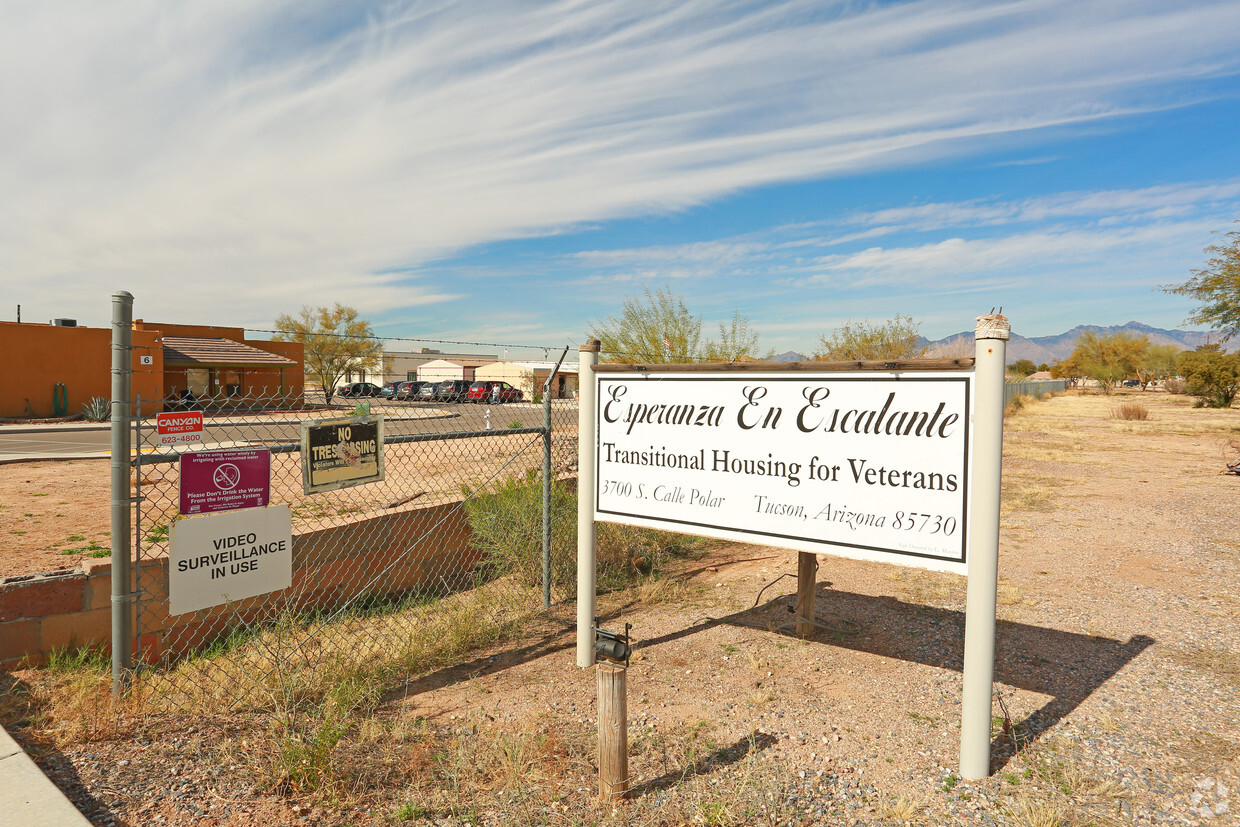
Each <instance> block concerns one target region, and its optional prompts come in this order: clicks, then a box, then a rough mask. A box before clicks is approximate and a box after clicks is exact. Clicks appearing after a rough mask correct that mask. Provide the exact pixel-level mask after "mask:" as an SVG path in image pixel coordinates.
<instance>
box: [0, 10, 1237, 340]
mask: <svg viewBox="0 0 1240 827" xmlns="http://www.w3.org/2000/svg"><path fill="white" fill-rule="evenodd" d="M1237 31H1240V3H1236V2H1234V0H1227V1H1226V2H1146V1H1145V0H1116V1H1115V2H1101V1H1100V2H1091V1H1090V0H1064V1H1063V2H1052V0H1014V1H1013V2H1002V3H1000V2H897V3H884V2H872V3H860V2H857V3H852V2H837V3H832V2H827V1H826V0H814V2H799V0H791V2H771V3H755V2H693V0H678V2H663V3H655V2H641V1H640V0H615V1H614V2H608V1H607V0H595V1H594V2H568V1H567V0H565V1H564V2H549V3H533V2H520V3H517V2H511V3H510V2H498V0H488V1H487V2H482V3H452V2H442V1H441V2H425V3H422V2H412V3H402V2H387V3H382V4H363V3H357V4H341V3H329V2H308V0H295V1H294V0H289V2H266V3H264V2H258V1H257V0H220V1H219V2H213V3H208V4H204V3H188V2H175V0H144V1H143V2H136V1H134V2H129V1H128V0H117V2H113V3H107V4H97V3H91V2H61V1H60V0H49V2H46V3H27V4H7V5H6V6H5V8H4V9H3V10H2V11H0V78H2V80H0V84H2V88H3V94H2V96H0V99H3V100H4V101H5V106H4V107H2V108H0V295H2V296H3V297H4V299H5V300H4V301H3V303H0V319H12V318H14V314H15V312H16V305H18V304H21V305H22V313H23V318H26V319H30V320H36V321H44V320H46V319H49V318H53V317H61V316H67V317H75V318H77V319H79V321H80V322H81V323H85V324H89V325H105V324H106V323H107V321H108V318H109V312H110V306H109V296H110V294H111V293H112V291H114V290H117V289H127V290H129V291H130V292H132V293H134V295H135V297H136V302H135V313H136V315H138V316H140V317H143V318H146V319H148V320H157V321H169V322H184V323H217V324H229V325H241V326H246V327H250V328H256V329H262V328H267V327H270V325H271V322H272V320H273V319H274V318H275V316H276V315H278V314H279V313H282V312H292V311H296V310H297V309H298V308H299V307H300V306H301V305H303V304H311V305H314V304H326V303H331V302H333V301H336V300H340V301H343V302H345V303H348V304H352V305H354V306H355V307H357V308H358V309H359V310H361V311H362V312H363V314H364V315H365V316H367V317H368V318H369V319H371V320H372V321H373V322H374V324H375V327H376V330H377V331H378V332H379V333H380V335H385V336H393V337H396V336H404V337H413V338H423V339H440V338H442V339H447V340H456V341H482V342H501V343H514V344H525V343H528V344H534V345H542V346H557V345H563V344H568V343H574V344H576V343H580V342H581V341H582V340H583V339H584V338H585V336H586V333H587V331H588V330H589V324H590V322H591V321H592V320H595V319H600V318H603V317H605V316H607V315H608V314H609V313H613V312H617V311H618V309H619V306H620V303H621V302H622V300H623V299H624V298H625V297H626V296H635V295H640V293H641V291H642V287H643V285H650V286H651V287H652V288H657V287H661V286H668V287H670V288H671V289H672V290H673V291H674V292H676V293H678V294H680V295H681V296H683V297H684V299H685V301H686V303H687V304H688V306H689V307H690V308H691V309H692V310H693V311H694V312H695V313H698V314H700V315H701V316H702V317H703V319H704V320H705V322H706V326H707V328H708V329H713V327H714V325H715V323H716V322H717V321H720V320H724V319H728V318H730V317H731V315H732V312H733V311H734V310H740V311H741V312H743V313H745V314H746V315H748V316H749V317H750V319H751V320H752V322H753V324H754V326H755V328H756V329H757V330H759V331H760V332H761V333H762V335H763V338H762V342H763V344H764V345H765V346H768V347H771V348H774V349H775V350H778V351H783V350H789V349H796V350H801V351H809V350H812V348H813V346H814V342H815V341H816V339H817V337H818V336H819V335H820V334H822V333H824V332H827V331H829V330H831V329H832V328H833V327H835V326H836V325H838V324H840V323H842V322H844V321H847V320H850V319H852V320H858V319H866V318H868V319H870V320H874V321H877V320H881V319H886V318H889V317H891V316H892V315H894V314H896V313H903V314H908V315H912V316H913V317H914V318H915V319H918V320H919V321H920V322H921V324H922V332H923V333H924V334H925V335H927V336H929V337H931V338H938V337H942V336H945V335H948V334H951V333H955V332H958V331H961V330H967V329H971V328H972V319H973V317H974V316H975V315H977V314H978V313H980V312H985V311H988V310H989V309H990V308H991V307H992V306H994V305H1002V306H1004V308H1005V312H1006V313H1007V314H1008V315H1009V317H1010V318H1011V319H1012V323H1013V328H1014V330H1015V331H1016V332H1017V333H1020V334H1023V335H1026V336H1042V335H1049V334H1055V333H1060V332H1062V331H1064V330H1066V329H1068V328H1071V327H1073V326H1074V325H1077V324H1081V323H1094V324H1116V323H1123V322H1126V321H1129V320H1134V319H1135V320H1138V321H1142V322H1145V323H1148V324H1153V325H1156V326H1160V327H1176V326H1179V325H1180V324H1181V323H1182V322H1183V320H1184V319H1185V317H1186V316H1187V315H1188V313H1189V312H1190V311H1191V309H1192V303H1191V302H1189V301H1186V300H1184V299H1182V298H1179V297H1175V296H1169V295H1167V294H1165V293H1162V292H1159V291H1158V290H1157V287H1158V285H1160V284H1167V283H1172V282H1177V281H1183V280H1184V279H1185V278H1187V277H1188V275H1189V270H1190V269H1191V268H1192V267H1195V266H1199V265H1200V264H1201V263H1202V262H1203V260H1204V256H1203V253H1202V249H1203V248H1204V247H1205V246H1206V245H1208V244H1210V243H1212V242H1213V241H1214V240H1216V239H1217V235H1214V234H1215V233H1217V232H1218V231H1226V230H1228V229H1231V228H1232V224H1231V222H1233V221H1235V220H1237V219H1240V141H1237V137H1236V136H1237V134H1240V128H1238V127H1240V100H1238V98H1240V78H1238V72H1240V45H1238V41H1237V39H1236V37H1235V33H1236V32H1237ZM408 346H410V347H413V346H416V344H415V343H410V344H409V345H408ZM397 347H400V348H403V347H405V346H404V345H397ZM513 355H519V351H514V353H513Z"/></svg>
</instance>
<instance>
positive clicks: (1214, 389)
mask: <svg viewBox="0 0 1240 827" xmlns="http://www.w3.org/2000/svg"><path fill="white" fill-rule="evenodd" d="M1177 370H1178V371H1179V373H1180V375H1181V376H1183V377H1184V380H1185V387H1184V390H1185V391H1186V392H1187V393H1191V394H1192V395H1193V396H1196V397H1197V398H1198V399H1199V400H1200V401H1199V402H1198V403H1197V404H1198V405H1199V406H1204V407H1210V408H1229V407H1231V403H1232V401H1233V400H1234V399H1235V398H1236V394H1237V393H1238V392H1240V353H1224V352H1223V349H1222V347H1221V346H1220V345H1218V344H1217V343H1216V344H1210V345H1202V346H1201V347H1199V348H1197V349H1196V350H1189V351H1185V352H1184V353H1181V354H1180V357H1179V360H1178V361H1177Z"/></svg>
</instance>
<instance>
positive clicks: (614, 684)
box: [594, 662, 629, 801]
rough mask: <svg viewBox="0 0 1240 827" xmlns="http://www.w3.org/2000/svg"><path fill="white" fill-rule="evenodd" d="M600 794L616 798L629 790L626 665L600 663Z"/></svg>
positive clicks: (604, 797)
mask: <svg viewBox="0 0 1240 827" xmlns="http://www.w3.org/2000/svg"><path fill="white" fill-rule="evenodd" d="M594 669H595V673H596V674H597V675H598V794H599V797H600V798H602V799H603V801H617V800H620V799H622V798H624V797H625V796H627V795H628V793H629V708H628V707H629V704H628V679H627V672H628V669H626V668H625V667H623V666H619V665H617V664H613V663H602V662H600V663H598V664H597V665H596V666H595V667H594Z"/></svg>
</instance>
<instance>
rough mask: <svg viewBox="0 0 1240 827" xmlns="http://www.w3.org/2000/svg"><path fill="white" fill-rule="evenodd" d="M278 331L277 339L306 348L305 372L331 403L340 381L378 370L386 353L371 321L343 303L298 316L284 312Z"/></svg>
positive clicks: (316, 308) (277, 320)
mask: <svg viewBox="0 0 1240 827" xmlns="http://www.w3.org/2000/svg"><path fill="white" fill-rule="evenodd" d="M276 330H278V331H280V332H279V333H278V334H277V335H276V337H275V338H276V340H277V341H282V342H300V343H301V344H302V345H303V346H304V347H305V349H306V373H308V374H309V375H310V376H313V377H314V378H315V379H317V380H318V381H319V382H320V383H321V384H322V385H323V394H324V395H325V396H326V397H327V401H328V402H331V401H332V394H333V391H334V390H335V388H336V383H337V382H339V381H340V380H341V379H342V378H344V377H345V376H346V375H348V374H349V373H353V372H358V371H373V370H375V369H376V368H378V367H379V365H380V360H381V359H382V356H383V345H381V344H380V343H379V340H378V339H376V338H375V331H374V329H373V328H371V326H370V322H368V321H366V320H365V319H362V318H360V317H359V316H358V312H357V311H356V310H354V309H353V308H352V307H346V306H345V305H343V304H341V303H340V302H336V303H335V304H334V305H333V306H332V307H302V309H301V312H300V313H299V314H297V315H296V316H291V315H289V314H287V313H282V314H281V315H280V317H279V318H277V319H276Z"/></svg>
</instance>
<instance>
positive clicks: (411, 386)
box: [395, 382, 432, 399]
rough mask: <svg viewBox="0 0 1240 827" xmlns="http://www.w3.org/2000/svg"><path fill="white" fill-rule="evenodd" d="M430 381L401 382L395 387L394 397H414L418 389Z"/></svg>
mask: <svg viewBox="0 0 1240 827" xmlns="http://www.w3.org/2000/svg"><path fill="white" fill-rule="evenodd" d="M430 384H432V383H431V382H401V383H400V387H398V388H397V389H396V397H395V398H396V399H416V398H417V395H418V391H420V390H421V389H422V388H423V387H424V386H426V385H430Z"/></svg>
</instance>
